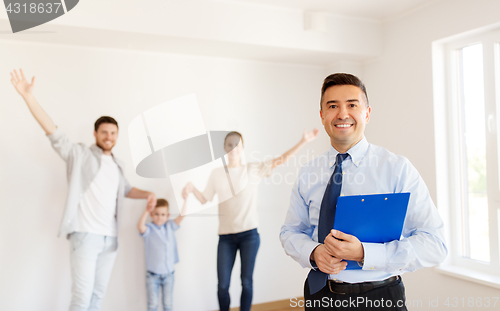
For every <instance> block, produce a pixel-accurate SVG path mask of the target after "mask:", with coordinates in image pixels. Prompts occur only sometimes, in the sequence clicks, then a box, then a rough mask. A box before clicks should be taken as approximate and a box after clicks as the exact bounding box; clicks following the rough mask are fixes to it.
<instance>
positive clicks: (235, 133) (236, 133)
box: [224, 131, 243, 146]
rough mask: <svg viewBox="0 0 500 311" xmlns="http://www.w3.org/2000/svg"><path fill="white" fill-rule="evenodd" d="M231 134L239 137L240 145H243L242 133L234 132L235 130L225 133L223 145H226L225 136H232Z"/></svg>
mask: <svg viewBox="0 0 500 311" xmlns="http://www.w3.org/2000/svg"><path fill="white" fill-rule="evenodd" d="M232 135H238V136H239V137H240V140H241V145H242V146H243V135H241V134H240V133H239V132H236V131H232V132H229V133H227V135H226V137H225V138H224V145H226V140H227V138H228V137H229V136H232Z"/></svg>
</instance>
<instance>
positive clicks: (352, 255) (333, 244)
mask: <svg viewBox="0 0 500 311" xmlns="http://www.w3.org/2000/svg"><path fill="white" fill-rule="evenodd" d="M324 245H325V249H326V251H327V252H328V253H329V254H331V255H332V256H335V257H337V258H342V259H345V260H354V261H361V260H363V258H365V252H364V249H363V244H361V242H360V241H359V239H358V238H357V237H355V236H354V235H350V234H346V233H343V232H341V231H338V230H332V231H331V234H329V235H328V236H327V237H326V238H325V244H324Z"/></svg>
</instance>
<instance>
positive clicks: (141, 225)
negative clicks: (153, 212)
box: [137, 210, 149, 234]
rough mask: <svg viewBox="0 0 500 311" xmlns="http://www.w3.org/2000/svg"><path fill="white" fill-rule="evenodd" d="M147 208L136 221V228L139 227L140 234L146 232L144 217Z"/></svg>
mask: <svg viewBox="0 0 500 311" xmlns="http://www.w3.org/2000/svg"><path fill="white" fill-rule="evenodd" d="M148 214H149V212H148V210H145V211H144V213H142V215H141V218H139V222H138V223H137V229H139V232H140V233H141V234H144V232H146V229H147V228H148V227H146V219H147V218H148Z"/></svg>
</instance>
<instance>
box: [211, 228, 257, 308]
mask: <svg viewBox="0 0 500 311" xmlns="http://www.w3.org/2000/svg"><path fill="white" fill-rule="evenodd" d="M259 245H260V237H259V233H258V232H257V229H252V230H249V231H244V232H240V233H235V234H223V235H219V246H218V248H217V277H218V279H219V285H218V288H217V295H218V297H219V308H220V311H229V305H230V303H231V298H230V297H229V283H230V281H231V272H232V270H233V266H234V260H235V259H236V252H237V251H238V249H239V250H240V259H241V286H242V291H241V301H240V311H249V310H250V306H251V305H252V294H253V280H252V276H253V268H254V267H255V258H256V257H257V251H258V250H259Z"/></svg>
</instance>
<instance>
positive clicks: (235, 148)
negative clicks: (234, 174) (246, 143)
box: [224, 134, 243, 159]
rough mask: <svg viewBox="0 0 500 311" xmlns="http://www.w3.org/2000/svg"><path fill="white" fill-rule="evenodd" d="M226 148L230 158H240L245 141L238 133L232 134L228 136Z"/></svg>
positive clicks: (225, 143)
mask: <svg viewBox="0 0 500 311" xmlns="http://www.w3.org/2000/svg"><path fill="white" fill-rule="evenodd" d="M224 150H225V151H226V153H227V156H228V157H229V158H230V159H239V158H240V156H241V153H242V152H243V143H242V142H241V139H240V136H239V135H238V134H232V135H229V136H227V137H226V140H225V142H224Z"/></svg>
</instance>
